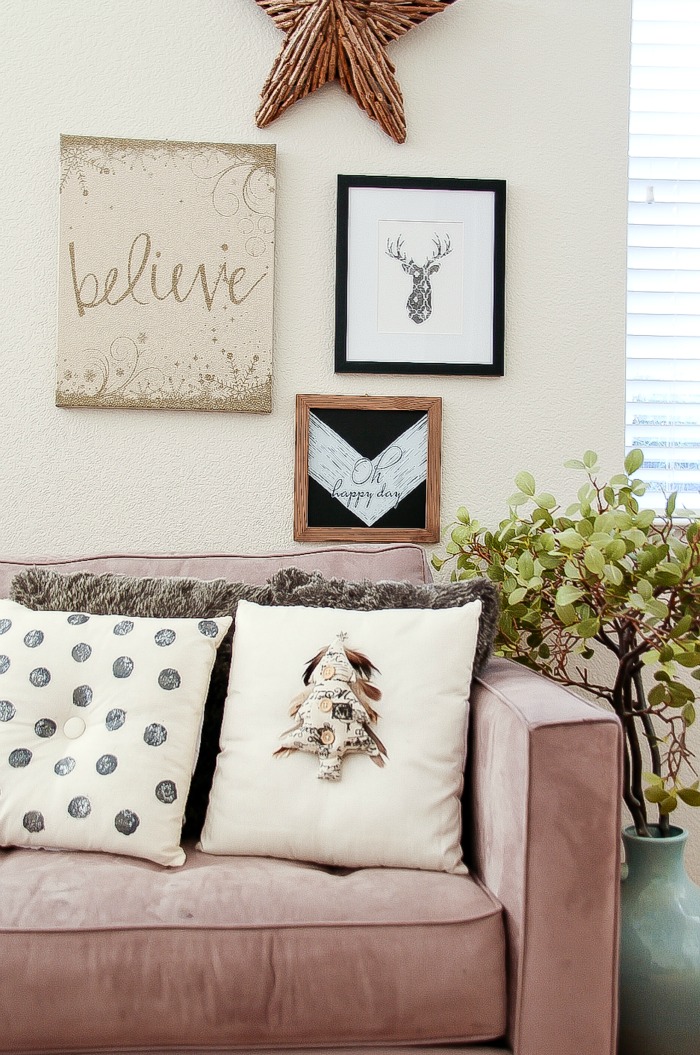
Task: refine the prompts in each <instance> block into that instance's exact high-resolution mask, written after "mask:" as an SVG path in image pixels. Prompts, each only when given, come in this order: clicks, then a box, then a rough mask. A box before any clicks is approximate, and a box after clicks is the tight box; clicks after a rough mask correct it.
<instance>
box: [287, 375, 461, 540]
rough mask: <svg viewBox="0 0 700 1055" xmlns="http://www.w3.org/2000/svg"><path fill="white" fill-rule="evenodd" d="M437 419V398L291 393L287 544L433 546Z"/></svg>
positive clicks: (437, 490) (437, 478) (437, 516)
mask: <svg viewBox="0 0 700 1055" xmlns="http://www.w3.org/2000/svg"><path fill="white" fill-rule="evenodd" d="M441 419H442V401H441V400H440V399H439V398H437V397H435V398H433V397H411V396H407V397H404V396H325V395H319V396H311V395H298V396H297V402H296V455H295V474H294V538H295V539H297V540H298V541H309V542H310V541H316V542H321V541H362V540H366V541H375V542H389V541H408V542H437V541H438V540H439V537H440V433H441Z"/></svg>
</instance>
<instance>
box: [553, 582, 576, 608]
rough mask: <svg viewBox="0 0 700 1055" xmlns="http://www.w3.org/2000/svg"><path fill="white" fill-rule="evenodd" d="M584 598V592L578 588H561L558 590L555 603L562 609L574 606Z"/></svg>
mask: <svg viewBox="0 0 700 1055" xmlns="http://www.w3.org/2000/svg"><path fill="white" fill-rule="evenodd" d="M581 597H583V591H582V590H579V589H578V587H576V586H560V587H559V589H558V590H557V595H556V598H555V603H556V604H558V605H559V606H560V608H565V607H566V606H567V605H570V604H574V603H575V602H576V601H578V600H579V598H581Z"/></svg>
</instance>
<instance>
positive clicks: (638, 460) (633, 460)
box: [624, 447, 644, 476]
mask: <svg viewBox="0 0 700 1055" xmlns="http://www.w3.org/2000/svg"><path fill="white" fill-rule="evenodd" d="M624 464H625V472H626V473H627V475H628V476H631V475H632V473H636V471H637V469H641V467H642V465H644V454H643V453H642V451H640V449H639V448H638V447H635V448H634V450H631V451H630V452H629V454H628V455H627V457H626V458H625V462H624Z"/></svg>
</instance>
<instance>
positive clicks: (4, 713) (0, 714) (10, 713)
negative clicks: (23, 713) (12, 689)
mask: <svg viewBox="0 0 700 1055" xmlns="http://www.w3.org/2000/svg"><path fill="white" fill-rule="evenodd" d="M16 713H17V712H16V711H15V707H14V704H12V703H10V701H9V700H0V722H11V721H12V719H13V718H14V716H15V714H16Z"/></svg>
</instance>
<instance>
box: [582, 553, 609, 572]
mask: <svg viewBox="0 0 700 1055" xmlns="http://www.w3.org/2000/svg"><path fill="white" fill-rule="evenodd" d="M583 563H584V564H585V565H586V567H587V568H588V570H589V571H592V572H593V574H594V575H602V574H603V570H604V568H605V557H604V556H603V554H602V553H601V552H600V550H599V549H595V548H594V547H593V546H590V547H589V548H588V549H587V550H586V552H585V553H584V555H583Z"/></svg>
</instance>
